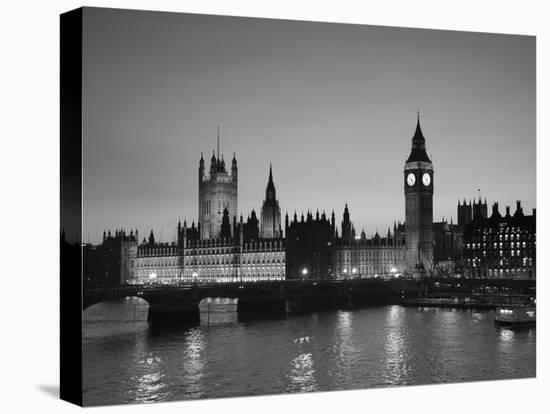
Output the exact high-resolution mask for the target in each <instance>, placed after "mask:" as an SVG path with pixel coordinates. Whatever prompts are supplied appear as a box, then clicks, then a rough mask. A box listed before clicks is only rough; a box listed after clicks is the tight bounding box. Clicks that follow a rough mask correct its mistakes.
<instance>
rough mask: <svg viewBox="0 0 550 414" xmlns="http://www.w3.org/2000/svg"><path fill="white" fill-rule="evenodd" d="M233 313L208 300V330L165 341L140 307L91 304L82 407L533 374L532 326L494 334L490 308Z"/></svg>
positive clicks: (204, 323) (224, 303)
mask: <svg viewBox="0 0 550 414" xmlns="http://www.w3.org/2000/svg"><path fill="white" fill-rule="evenodd" d="M208 308H210V311H209V310H208ZM236 308H237V304H236V301H235V300H230V299H212V301H211V303H210V304H208V303H207V301H206V300H204V301H202V302H201V326H199V327H196V328H190V329H189V328H188V329H176V330H170V331H166V330H163V331H160V332H159V331H157V330H155V329H151V328H150V326H149V324H148V323H147V321H146V318H147V305H146V303H145V302H144V301H142V300H141V299H137V298H126V299H122V300H119V301H114V302H104V303H101V304H98V305H94V306H92V307H90V308H89V309H87V310H86V311H85V312H84V338H83V354H84V359H83V370H84V378H83V379H84V404H85V405H105V404H121V403H137V402H154V401H170V400H185V399H195V398H216V397H232V396H248V395H265V394H279V393H297V392H311V391H329V390H349V389H359V388H371V387H384V386H398V385H407V384H411V385H412V384H414V385H418V384H431V383H446V382H459V381H478V380H493V379H504V378H527V377H534V376H535V372H536V368H535V365H536V360H535V355H536V344H535V343H536V328H527V329H520V330H517V329H509V328H501V327H498V326H495V324H494V311H469V310H454V309H437V308H405V307H401V306H398V305H395V306H381V307H373V308H366V309H355V310H350V311H347V310H346V311H344V310H337V311H327V312H316V313H306V314H302V315H299V316H288V317H286V318H284V319H277V320H257V321H248V322H242V321H239V319H238V317H237V313H236ZM208 320H209V322H210V323H209V324H208Z"/></svg>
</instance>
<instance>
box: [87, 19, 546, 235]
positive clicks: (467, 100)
mask: <svg viewBox="0 0 550 414" xmlns="http://www.w3.org/2000/svg"><path fill="white" fill-rule="evenodd" d="M83 66H84V74H83V88H84V90H83V95H84V100H83V104H84V124H83V132H84V197H83V199H84V238H85V239H86V238H87V237H89V240H90V241H91V242H94V243H95V242H97V241H99V239H100V237H101V233H102V232H103V230H104V229H108V228H111V229H114V228H121V227H124V228H126V229H129V228H130V227H132V228H136V227H137V228H138V229H139V230H140V233H141V234H140V238H141V237H142V236H141V235H143V236H145V235H146V233H147V234H148V233H149V231H150V229H153V230H154V231H155V234H156V235H157V238H158V237H159V236H161V240H162V241H164V242H170V241H173V240H174V239H175V226H176V224H177V221H178V219H179V218H181V219H182V220H183V218H187V220H188V222H190V221H191V220H196V219H197V210H198V178H197V174H198V172H197V171H198V161H199V158H200V153H201V152H204V155H205V159H206V160H207V168H208V167H209V158H210V157H211V154H212V150H213V149H214V148H215V146H216V127H217V126H218V125H219V126H220V128H221V152H222V153H223V154H225V159H226V161H229V160H230V159H231V157H232V155H233V152H235V153H236V156H237V161H238V166H239V201H238V204H239V211H242V213H243V215H244V216H245V217H246V215H247V214H248V213H249V212H250V210H251V209H252V208H255V209H256V211H257V212H258V211H259V209H260V208H261V202H262V200H263V197H264V195H265V186H266V183H267V178H268V171H269V163H270V162H271V163H273V175H274V181H275V185H276V188H277V197H278V199H279V203H280V206H281V209H282V212H283V215H284V213H285V212H286V211H287V210H288V212H289V214H293V213H294V210H297V211H298V214H299V213H300V211H302V210H304V211H306V210H307V209H313V210H315V209H317V208H319V209H320V210H321V211H322V209H325V210H327V213H329V212H330V211H331V210H332V209H333V208H334V209H335V212H336V214H337V222H340V221H341V219H342V218H341V215H342V210H343V208H344V204H345V203H346V202H347V203H348V205H349V207H350V213H351V218H352V221H354V222H355V226H356V229H357V230H358V231H360V230H361V228H363V227H365V229H366V232H367V234H369V235H370V234H372V233H374V232H375V231H376V230H377V229H378V231H379V232H385V231H386V229H387V227H388V226H392V225H393V221H394V220H401V221H403V220H404V216H405V212H404V195H403V176H402V174H403V166H404V162H405V159H406V156H407V155H408V152H409V150H410V145H411V137H412V135H413V133H414V129H415V126H416V114H417V108H420V120H421V125H422V129H423V132H424V136H425V137H426V141H427V142H426V144H427V149H428V154H429V155H430V156H431V158H432V161H433V163H434V170H435V179H434V184H435V194H434V220H440V219H441V217H443V216H444V217H446V218H449V219H450V218H451V217H453V219H454V221H456V204H457V199H458V198H460V199H462V198H464V197H466V198H472V197H474V196H476V194H477V189H478V188H479V189H481V195H482V197H486V198H487V201H488V203H489V204H491V203H492V202H493V201H499V203H500V206H501V211H504V206H505V205H513V206H515V200H516V199H521V200H522V201H523V204H524V210H526V211H527V212H530V211H531V209H532V208H533V207H535V170H536V168H535V160H536V157H535V38H534V37H529V36H515V35H514V36H512V35H495V34H480V33H465V32H451V31H436V30H418V29H400V28H386V27H375V26H359V25H344V24H330V23H312V22H297V21H283V20H265V19H249V18H235V17H222V16H204V15H191V14H177V13H157V12H154V13H153V12H138V11H122V10H109V9H86V11H85V13H84V65H83ZM512 210H514V208H513V209H512Z"/></svg>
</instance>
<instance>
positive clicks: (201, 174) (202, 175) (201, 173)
mask: <svg viewBox="0 0 550 414" xmlns="http://www.w3.org/2000/svg"><path fill="white" fill-rule="evenodd" d="M202 177H204V158H203V156H202V152H201V159H200V160H199V182H200V181H201V180H202Z"/></svg>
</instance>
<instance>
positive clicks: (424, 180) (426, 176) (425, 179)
mask: <svg viewBox="0 0 550 414" xmlns="http://www.w3.org/2000/svg"><path fill="white" fill-rule="evenodd" d="M431 181H432V178H431V177H430V174H428V173H424V175H423V176H422V184H424V185H425V186H426V187H427V186H429V185H430V182H431Z"/></svg>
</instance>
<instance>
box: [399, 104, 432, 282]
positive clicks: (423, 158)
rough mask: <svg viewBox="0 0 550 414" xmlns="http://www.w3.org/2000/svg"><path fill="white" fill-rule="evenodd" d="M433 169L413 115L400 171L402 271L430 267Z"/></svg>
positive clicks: (418, 122)
mask: <svg viewBox="0 0 550 414" xmlns="http://www.w3.org/2000/svg"><path fill="white" fill-rule="evenodd" d="M433 175H434V171H433V165H432V161H431V160H430V158H429V157H428V154H427V153H426V139H425V138H424V134H423V133H422V129H421V128H420V112H417V120H416V130H415V132H414V135H413V138H412V147H411V153H410V155H409V158H407V161H406V162H405V168H404V191H405V230H406V246H407V250H406V256H405V263H406V271H407V272H411V273H412V272H417V271H418V270H419V269H422V268H424V269H425V270H429V269H431V268H432V265H433V190H434V183H433V181H434V180H433Z"/></svg>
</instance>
